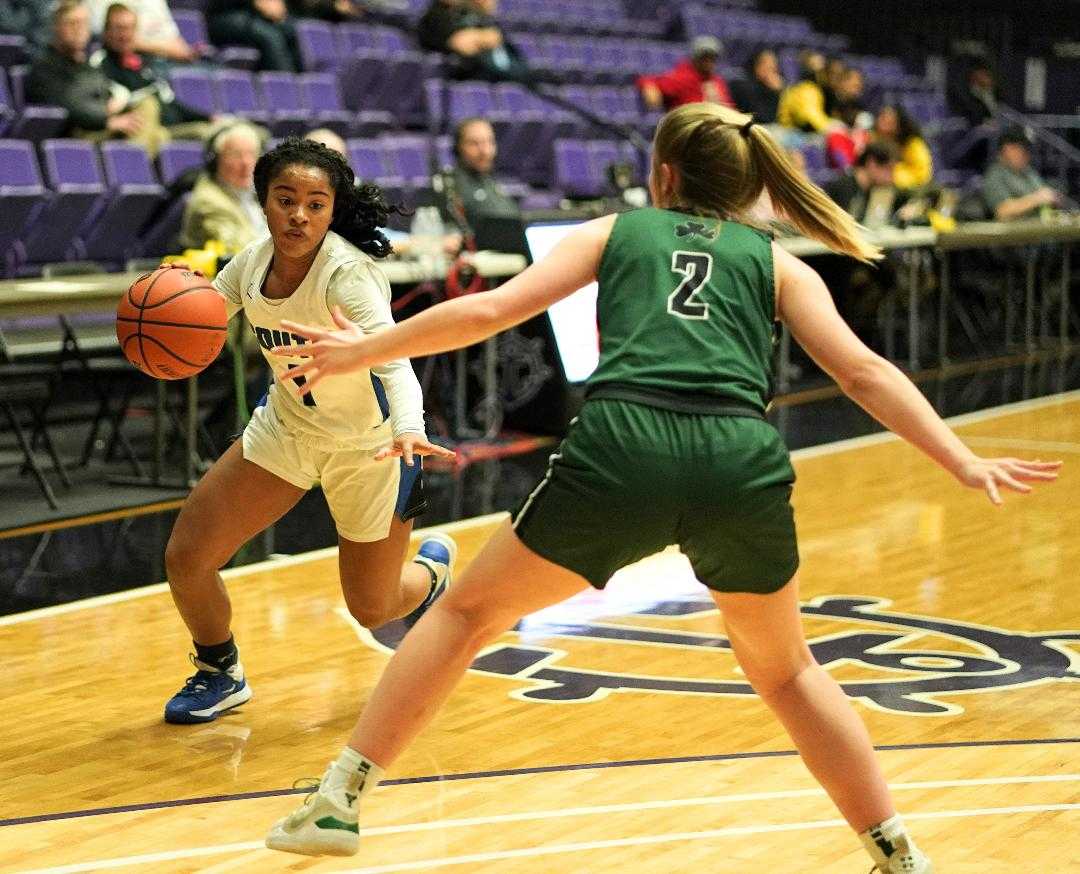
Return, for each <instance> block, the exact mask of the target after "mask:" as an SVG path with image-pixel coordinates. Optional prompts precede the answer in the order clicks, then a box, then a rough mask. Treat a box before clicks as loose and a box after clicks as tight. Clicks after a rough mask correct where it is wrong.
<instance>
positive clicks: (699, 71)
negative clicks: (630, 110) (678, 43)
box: [638, 36, 735, 110]
mask: <svg viewBox="0 0 1080 874" xmlns="http://www.w3.org/2000/svg"><path fill="white" fill-rule="evenodd" d="M719 58H720V42H719V40H717V39H716V37H712V36H699V37H696V38H695V39H694V41H693V42H692V43H691V44H690V56H689V57H688V58H684V59H683V60H681V61H679V63H677V64H676V65H675V66H674V67H672V68H671V69H670V70H668V71H667V72H666V73H660V74H659V75H657V76H641V77H640V78H639V79H638V88H639V89H641V96H642V99H644V101H645V105H646V106H648V107H649V109H664V110H668V109H674V108H675V107H676V106H682V105H684V104H686V103H722V104H724V106H734V105H735V102H734V101H733V100H732V99H731V92H730V91H728V86H727V82H725V81H724V79H723V77H722V76H720V75H718V74H717V72H716V62H717V60H718V59H719Z"/></svg>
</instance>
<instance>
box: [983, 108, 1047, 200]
mask: <svg viewBox="0 0 1080 874" xmlns="http://www.w3.org/2000/svg"><path fill="white" fill-rule="evenodd" d="M982 193H983V200H984V201H985V202H986V206H987V208H988V209H989V210H990V213H991V215H992V216H993V217H994V218H995V219H997V220H998V221H1009V220H1011V219H1019V218H1031V217H1032V216H1033V215H1035V214H1037V213H1038V211H1039V210H1041V209H1042V208H1043V207H1052V206H1056V205H1057V204H1059V203H1060V202H1061V195H1060V194H1059V193H1058V192H1056V191H1055V190H1054V189H1053V188H1051V187H1050V186H1049V185H1047V184H1046V183H1045V182H1044V181H1043V178H1042V177H1041V176H1040V175H1039V174H1038V172H1036V170H1035V168H1034V167H1032V166H1031V140H1029V139H1028V135H1027V132H1026V131H1025V130H1024V129H1023V128H1021V127H1012V128H1009V129H1007V130H1006V131H1004V132H1003V133H1002V134H1001V137H1000V138H999V139H998V157H997V161H995V162H994V163H993V164H992V165H991V166H990V168H989V169H988V170H987V171H986V175H985V176H984V177H983V190H982Z"/></svg>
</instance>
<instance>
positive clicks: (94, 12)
mask: <svg viewBox="0 0 1080 874" xmlns="http://www.w3.org/2000/svg"><path fill="white" fill-rule="evenodd" d="M86 5H87V6H88V7H89V8H90V24H91V27H92V28H93V31H94V33H102V32H103V31H104V30H105V19H106V13H107V12H108V11H109V7H111V6H112V5H113V0H87V4H86ZM124 5H125V6H127V8H128V9H130V10H131V11H132V12H133V13H135V16H136V20H137V22H138V26H137V29H136V31H135V43H134V46H133V47H132V49H133V51H136V52H138V53H139V54H142V55H153V56H154V57H157V58H163V59H164V60H166V61H172V62H173V63H178V64H186V63H190V62H191V61H194V60H197V59H198V58H199V57H200V55H201V53H202V50H203V49H205V48H206V47H205V46H192V45H190V44H189V43H188V42H187V40H185V39H184V38H183V37H182V36H181V35H180V29H179V28H178V27H177V26H176V21H175V20H174V19H173V17H172V13H171V12H170V11H169V6H168V4H167V3H166V2H165V0H125V2H124Z"/></svg>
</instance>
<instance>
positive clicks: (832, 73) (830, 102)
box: [819, 56, 848, 116]
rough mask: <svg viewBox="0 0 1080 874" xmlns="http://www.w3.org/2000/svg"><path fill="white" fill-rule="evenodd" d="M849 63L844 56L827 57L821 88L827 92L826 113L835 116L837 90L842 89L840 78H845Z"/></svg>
mask: <svg viewBox="0 0 1080 874" xmlns="http://www.w3.org/2000/svg"><path fill="white" fill-rule="evenodd" d="M847 69H848V65H847V63H846V62H845V61H844V59H843V58H838V57H836V56H833V57H829V58H826V59H825V67H824V69H822V71H821V77H820V80H819V81H820V82H821V90H822V92H823V93H824V94H825V114H826V115H831V116H835V115H836V112H835V111H834V110H835V109H836V92H837V91H838V90H839V89H840V80H841V79H843V78H844V73H845V72H846V71H847Z"/></svg>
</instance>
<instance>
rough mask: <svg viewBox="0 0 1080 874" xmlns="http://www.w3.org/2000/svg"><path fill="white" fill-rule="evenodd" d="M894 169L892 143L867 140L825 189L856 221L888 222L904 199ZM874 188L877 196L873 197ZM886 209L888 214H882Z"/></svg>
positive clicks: (894, 153)
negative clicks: (838, 176)
mask: <svg viewBox="0 0 1080 874" xmlns="http://www.w3.org/2000/svg"><path fill="white" fill-rule="evenodd" d="M895 171H896V149H895V147H894V146H893V145H891V144H890V143H887V142H875V143H870V144H869V145H868V146H867V147H866V148H865V149H863V152H862V154H861V155H859V157H858V158H856V159H855V164H854V166H852V168H851V169H850V170H849V171H848V172H847V173H845V174H844V175H843V176H841V177H840V178H839V179H836V180H834V181H832V182H830V183H829V184H828V185H826V186H825V193H826V194H828V195H829V197H831V198H832V199H833V200H834V201H835V202H836V203H837V204H838V205H839V206H841V207H843V209H844V211H845V212H847V213H849V214H850V215H851V216H853V217H854V218H855V220H856V221H858V222H864V223H865V222H867V221H869V222H870V223H871V224H876V225H882V224H887V223H888V221H889V220H890V219H891V218H892V215H893V213H894V212H895V210H896V208H897V207H899V206H900V203H899V201H900V200H902V199H903V198H902V196H899V193H898V192H897V191H896V187H895V185H894V183H893V176H894V173H895ZM875 190H876V191H877V192H878V196H877V197H876V198H872V197H871V192H873V191H875ZM886 210H887V215H885V216H882V215H881V213H882V212H884V211H886ZM872 212H874V213H876V214H871V213H872ZM883 219H884V220H883Z"/></svg>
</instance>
